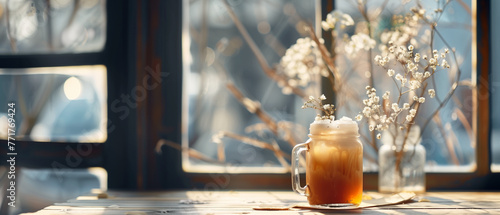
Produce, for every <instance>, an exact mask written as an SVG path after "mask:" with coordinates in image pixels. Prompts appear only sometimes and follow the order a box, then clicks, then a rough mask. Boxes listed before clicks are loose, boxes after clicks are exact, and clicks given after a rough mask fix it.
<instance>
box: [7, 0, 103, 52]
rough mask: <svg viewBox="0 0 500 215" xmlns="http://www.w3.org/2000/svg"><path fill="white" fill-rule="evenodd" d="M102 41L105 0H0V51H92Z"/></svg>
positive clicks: (101, 45) (100, 47) (97, 47)
mask: <svg viewBox="0 0 500 215" xmlns="http://www.w3.org/2000/svg"><path fill="white" fill-rule="evenodd" d="M105 42H106V1H105V0H85V1H78V0H57V1H54V0H50V1H29V0H16V1H9V0H0V54H37V53H80V52H96V51H100V50H102V48H103V47H104V44H105Z"/></svg>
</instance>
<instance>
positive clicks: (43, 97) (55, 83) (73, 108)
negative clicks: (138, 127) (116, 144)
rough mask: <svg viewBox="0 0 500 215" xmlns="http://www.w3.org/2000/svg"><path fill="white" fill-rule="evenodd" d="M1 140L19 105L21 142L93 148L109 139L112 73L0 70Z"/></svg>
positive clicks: (17, 117)
mask: <svg viewBox="0 0 500 215" xmlns="http://www.w3.org/2000/svg"><path fill="white" fill-rule="evenodd" d="M0 92H2V93H1V94H0V104H3V105H5V108H3V109H0V139H6V138H7V103H15V107H16V115H15V118H14V119H15V123H16V137H17V138H16V140H28V141H39V142H45V141H50V142H93V143H96V142H98V143H102V142H104V141H106V138H107V103H106V102H107V101H106V100H107V79H106V67H105V66H103V65H95V66H68V67H42V68H24V69H0Z"/></svg>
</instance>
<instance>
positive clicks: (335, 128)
mask: <svg viewBox="0 0 500 215" xmlns="http://www.w3.org/2000/svg"><path fill="white" fill-rule="evenodd" d="M309 130H310V134H311V135H332V134H335V135H356V136H358V135H359V134H358V123H357V122H355V121H354V120H352V119H351V118H349V117H345V116H344V117H342V118H340V119H338V120H330V119H320V118H319V117H318V118H316V119H315V120H314V122H313V123H311V125H310V127H309Z"/></svg>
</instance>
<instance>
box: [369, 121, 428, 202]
mask: <svg viewBox="0 0 500 215" xmlns="http://www.w3.org/2000/svg"><path fill="white" fill-rule="evenodd" d="M392 131H394V130H392ZM391 133H392V134H391ZM391 133H389V132H384V134H383V135H382V136H383V138H382V144H383V145H382V146H381V147H380V149H379V152H378V159H379V174H378V175H379V177H378V190H379V192H384V193H395V192H401V191H408V192H410V191H411V192H416V193H422V192H425V169H424V167H425V148H424V147H423V146H422V145H421V144H420V140H421V138H419V137H420V128H419V127H418V126H416V125H414V126H412V128H411V129H410V133H409V134H408V137H407V143H406V144H405V146H404V148H403V149H402V145H403V141H404V133H403V132H399V133H397V135H396V137H394V136H393V134H394V133H395V132H391ZM398 155H399V156H400V157H401V158H400V159H399V160H400V161H399V164H398V159H397V157H398Z"/></svg>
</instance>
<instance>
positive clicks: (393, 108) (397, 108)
mask: <svg viewBox="0 0 500 215" xmlns="http://www.w3.org/2000/svg"><path fill="white" fill-rule="evenodd" d="M392 110H394V112H398V111H399V105H398V103H392Z"/></svg>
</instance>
